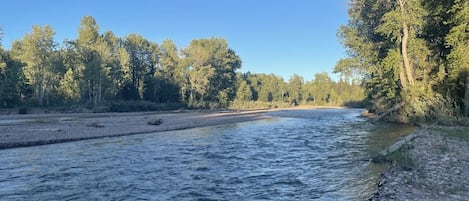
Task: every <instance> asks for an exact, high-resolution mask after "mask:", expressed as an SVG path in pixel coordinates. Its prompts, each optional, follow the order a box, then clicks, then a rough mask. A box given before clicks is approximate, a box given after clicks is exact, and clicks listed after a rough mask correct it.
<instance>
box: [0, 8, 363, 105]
mask: <svg viewBox="0 0 469 201" xmlns="http://www.w3.org/2000/svg"><path fill="white" fill-rule="evenodd" d="M54 35H55V32H54V30H53V28H52V27H50V26H48V25H46V26H33V28H32V31H31V32H30V33H27V34H25V35H24V37H23V38H22V39H20V40H17V41H14V42H13V43H12V46H11V49H10V50H4V49H3V48H1V46H0V78H1V79H0V108H10V107H20V106H29V107H56V106H64V105H71V106H78V105H81V106H82V105H84V106H86V107H91V108H96V107H100V106H109V105H112V104H113V103H116V102H129V103H131V104H139V102H138V101H141V102H140V104H141V103H142V101H146V102H145V104H148V103H157V104H163V105H166V106H168V105H172V107H187V108H211V109H215V108H229V107H232V106H233V105H234V103H236V104H237V106H239V107H249V106H248V105H249V104H244V102H257V103H259V102H262V103H266V104H270V106H271V105H272V103H273V102H276V103H280V104H283V105H299V104H305V103H313V104H319V105H326V104H327V105H341V104H344V103H346V102H350V101H360V100H361V99H362V98H363V92H362V91H361V88H360V86H359V84H358V83H356V82H352V81H351V80H348V79H345V78H344V79H341V80H340V81H339V82H334V81H332V79H331V78H330V77H329V76H328V75H327V74H324V73H321V74H317V75H316V76H315V79H314V80H313V81H311V82H305V81H304V80H303V78H302V77H300V76H298V75H294V76H292V78H291V79H290V80H289V82H285V81H284V80H283V79H282V78H280V77H278V76H275V75H265V74H251V73H245V74H242V73H240V72H239V69H240V68H241V65H242V62H241V58H240V57H239V56H238V55H237V54H236V52H235V51H234V50H232V49H231V48H230V47H229V46H228V43H227V41H226V40H224V39H223V38H208V39H196V40H192V41H191V42H190V44H189V45H188V46H187V47H185V48H178V47H177V46H176V45H175V43H174V42H173V41H172V40H169V39H167V40H164V41H163V42H162V43H161V44H157V43H155V42H152V41H150V40H148V39H146V38H144V37H143V36H141V35H138V34H134V33H131V34H129V35H127V36H125V37H123V38H121V37H118V36H116V35H115V34H114V33H113V32H112V31H105V32H103V33H101V32H100V29H99V25H98V24H97V22H96V21H95V19H94V18H93V17H91V16H85V17H83V18H82V20H81V22H80V27H79V29H78V36H77V38H76V39H75V40H65V41H64V42H63V43H61V45H59V44H58V43H57V42H55V41H54ZM0 38H1V37H0ZM0 42H1V40H0ZM348 90H352V91H354V93H350V91H348ZM355 92H356V93H355ZM241 103H243V104H244V106H243V104H241ZM261 105H264V106H265V104H261ZM121 106H122V105H121ZM118 109H119V108H117V109H116V110H118Z"/></svg>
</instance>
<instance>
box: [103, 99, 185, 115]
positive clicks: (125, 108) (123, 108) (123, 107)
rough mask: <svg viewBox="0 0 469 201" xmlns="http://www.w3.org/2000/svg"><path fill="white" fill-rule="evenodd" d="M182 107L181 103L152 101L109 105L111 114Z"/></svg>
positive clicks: (121, 102) (123, 102)
mask: <svg viewBox="0 0 469 201" xmlns="http://www.w3.org/2000/svg"><path fill="white" fill-rule="evenodd" d="M181 107H182V106H181V105H180V104H179V103H155V102H150V101H118V102H112V103H111V104H109V112H139V111H162V110H175V109H179V108H181Z"/></svg>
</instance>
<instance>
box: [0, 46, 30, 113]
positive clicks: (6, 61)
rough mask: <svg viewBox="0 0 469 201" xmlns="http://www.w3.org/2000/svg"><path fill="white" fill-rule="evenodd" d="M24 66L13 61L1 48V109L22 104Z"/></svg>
mask: <svg viewBox="0 0 469 201" xmlns="http://www.w3.org/2000/svg"><path fill="white" fill-rule="evenodd" d="M22 67H23V64H22V63H21V62H18V61H16V60H13V59H12V58H11V57H10V55H9V54H8V52H5V51H3V49H2V47H1V46H0V108H2V107H15V106H18V105H19V104H20V103H21V101H22V100H21V95H22V94H21V91H22V90H21V88H22V85H23V83H24V75H23V71H22Z"/></svg>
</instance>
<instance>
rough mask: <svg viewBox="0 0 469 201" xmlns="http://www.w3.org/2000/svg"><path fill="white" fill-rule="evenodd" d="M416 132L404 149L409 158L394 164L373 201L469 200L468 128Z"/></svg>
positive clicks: (442, 128) (440, 128)
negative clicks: (415, 135) (401, 162)
mask: <svg viewBox="0 0 469 201" xmlns="http://www.w3.org/2000/svg"><path fill="white" fill-rule="evenodd" d="M452 132H454V133H456V134H452ZM416 133H417V135H418V136H417V137H416V138H415V139H414V140H413V141H411V142H410V143H407V144H406V145H405V147H403V148H402V149H404V150H402V152H403V153H404V154H408V155H407V156H408V157H409V158H408V159H406V160H404V164H397V163H396V162H395V161H394V162H392V163H391V165H390V167H389V168H388V170H387V171H386V172H385V173H383V174H382V175H381V179H380V181H379V182H378V184H377V185H378V188H377V190H376V192H375V193H374V194H373V197H372V198H371V199H370V200H452V201H463V200H464V201H467V200H469V179H468V178H469V128H467V127H466V128H463V127H460V128H458V127H451V128H450V127H441V126H433V127H431V128H427V129H424V130H423V129H422V130H419V131H416ZM461 136H463V137H461ZM466 136H467V138H466ZM400 157H403V156H400ZM401 160H402V159H401Z"/></svg>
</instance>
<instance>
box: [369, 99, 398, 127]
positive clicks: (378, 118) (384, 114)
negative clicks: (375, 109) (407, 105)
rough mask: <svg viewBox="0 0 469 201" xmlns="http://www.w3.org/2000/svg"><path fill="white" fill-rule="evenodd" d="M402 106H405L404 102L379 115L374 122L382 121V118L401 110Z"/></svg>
mask: <svg viewBox="0 0 469 201" xmlns="http://www.w3.org/2000/svg"><path fill="white" fill-rule="evenodd" d="M402 106H404V102H400V103H399V104H397V105H394V107H392V108H391V109H389V110H387V111H385V112H383V113H381V114H379V115H378V116H377V117H376V118H375V119H374V120H373V122H377V121H379V120H381V119H382V118H384V117H386V116H388V115H389V114H391V112H394V111H396V110H398V109H399V108H401V107H402Z"/></svg>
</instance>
